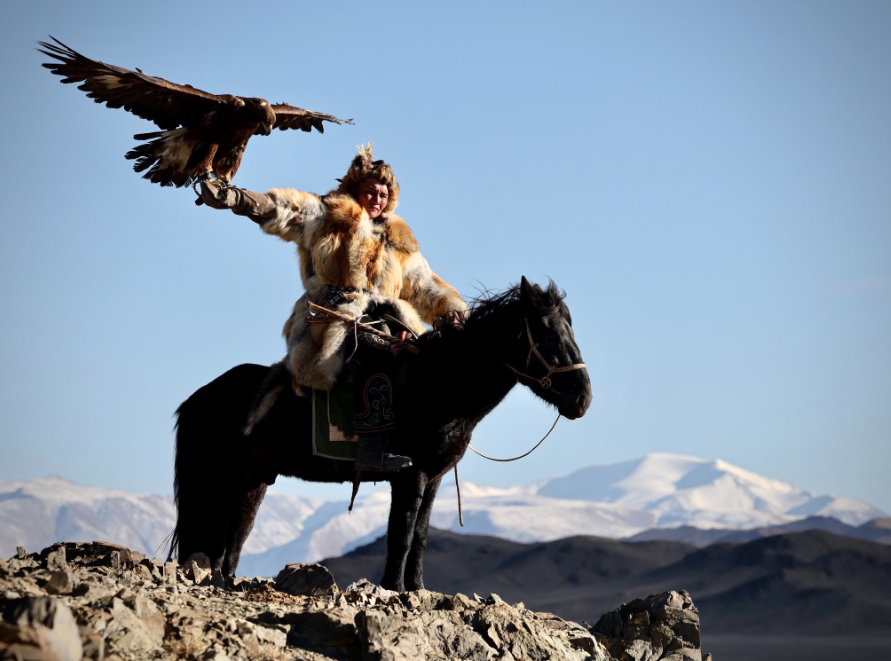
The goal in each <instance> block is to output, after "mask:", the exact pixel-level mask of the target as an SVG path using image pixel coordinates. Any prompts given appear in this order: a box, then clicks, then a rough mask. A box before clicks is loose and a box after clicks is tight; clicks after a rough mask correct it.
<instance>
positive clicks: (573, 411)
mask: <svg viewBox="0 0 891 661" xmlns="http://www.w3.org/2000/svg"><path fill="white" fill-rule="evenodd" d="M591 399H592V395H591V391H590V390H589V389H586V390H585V391H584V392H583V393H582V394H580V395H578V396H577V397H576V398H575V399H573V400H570V401H568V402H563V403H561V405H560V406H559V407H558V410H559V411H560V415H562V416H563V417H564V418H566V419H568V420H577V419H578V418H581V417H582V416H583V415H585V413H586V412H587V411H588V407H589V406H591Z"/></svg>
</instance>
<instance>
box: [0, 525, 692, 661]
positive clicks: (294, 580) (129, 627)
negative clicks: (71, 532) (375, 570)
mask: <svg viewBox="0 0 891 661" xmlns="http://www.w3.org/2000/svg"><path fill="white" fill-rule="evenodd" d="M50 564H52V566H53V567H55V569H50V568H49V565H50ZM48 592H55V593H57V595H58V596H54V597H47V596H45V595H46V594H47V593H48ZM0 595H2V599H0V609H2V612H3V619H2V621H0V659H6V658H7V657H10V658H17V657H16V656H15V655H16V654H18V658H21V659H28V660H30V661H38V660H42V661H68V659H80V658H81V657H83V658H85V659H88V660H90V661H141V660H142V659H147V658H153V659H180V658H182V659H192V660H193V661H199V660H200V661H205V660H206V661H253V660H254V659H275V660H277V661H279V660H280V661H296V660H297V659H300V660H301V661H334V660H336V661H341V660H350V661H352V660H353V659H356V660H358V659H362V660H363V661H408V660H412V661H414V660H415V659H424V660H428V659H429V660H432V659H442V660H451V659H465V660H467V661H544V660H545V659H561V660H566V661H616V660H617V659H619V660H621V661H629V660H632V659H634V660H635V661H638V660H640V659H648V660H651V659H663V660H664V661H669V660H670V661H691V660H692V659H699V649H698V640H699V638H698V632H699V629H698V617H697V616H696V610H695V608H694V607H693V605H692V602H690V601H689V595H686V593H666V595H658V596H655V597H649V598H647V599H645V600H638V601H636V602H632V603H631V604H628V605H626V606H623V607H622V608H621V609H619V610H618V611H615V612H614V613H610V614H608V615H607V616H604V618H601V621H600V622H598V626H601V628H602V629H603V630H604V631H603V632H601V633H599V634H598V635H594V633H592V631H589V628H586V627H583V626H582V625H579V624H576V623H574V622H569V621H566V620H563V619H562V618H560V617H558V616H556V615H553V614H550V613H534V612H532V611H529V610H527V609H526V608H525V607H524V606H523V605H522V604H518V605H516V606H510V605H509V604H507V603H505V602H504V600H502V599H501V598H500V597H499V596H498V595H495V594H493V595H490V596H489V597H486V598H483V597H480V596H479V595H473V597H472V598H471V597H467V596H466V595H462V594H457V595H454V596H451V595H447V594H441V593H438V592H431V591H428V590H418V591H416V592H406V593H401V594H400V593H396V592H392V591H390V590H385V589H383V588H381V587H380V586H378V585H375V584H373V583H371V582H369V581H367V580H362V581H358V582H356V583H354V584H352V585H350V586H348V587H347V588H346V590H345V591H343V592H340V591H338V590H337V586H336V584H335V583H334V579H333V577H332V576H331V575H330V573H328V571H327V570H326V569H325V568H324V567H322V566H320V565H288V566H287V567H286V568H285V569H284V570H283V571H282V572H281V573H280V574H279V576H278V578H277V579H276V581H275V582H273V581H272V580H270V579H237V580H232V581H228V582H226V584H225V585H224V582H223V580H222V576H221V575H220V574H219V572H215V573H211V571H210V562H209V560H208V559H207V558H206V556H193V557H192V558H189V560H188V561H186V563H184V565H183V566H182V567H180V566H179V565H178V564H177V563H176V562H169V563H163V562H161V561H159V560H155V559H151V560H149V559H147V558H145V557H143V556H141V555H138V554H135V553H132V552H130V551H129V550H128V549H126V548H124V547H120V546H117V545H114V544H108V543H107V542H93V543H77V544H59V545H53V546H52V547H49V548H47V549H44V550H43V551H42V552H41V553H40V554H30V555H29V554H25V553H22V554H21V555H20V556H17V557H15V558H13V559H11V560H10V561H9V562H6V563H3V564H0ZM40 600H43V601H40ZM37 604H42V605H41V606H38V605H37ZM7 613H10V615H9V617H7ZM50 613H52V614H50ZM75 622H76V623H77V624H75ZM78 624H79V625H80V626H79V627H78V626H77V625H78ZM40 627H43V628H42V629H41V628H40ZM38 632H43V633H42V634H41V633H38ZM41 636H42V637H41ZM610 636H611V638H610ZM60 641H61V642H60ZM604 643H606V644H609V645H612V646H613V647H611V649H613V648H615V650H618V651H619V652H620V653H621V654H620V655H619V656H616V655H613V656H610V653H609V651H608V650H607V648H606V647H605V646H604ZM78 645H79V647H78ZM657 647H658V655H656V656H653V654H654V653H655V650H656V648H657ZM619 648H621V649H619ZM60 650H61V651H60ZM622 655H624V656H622ZM648 655H649V656H648Z"/></svg>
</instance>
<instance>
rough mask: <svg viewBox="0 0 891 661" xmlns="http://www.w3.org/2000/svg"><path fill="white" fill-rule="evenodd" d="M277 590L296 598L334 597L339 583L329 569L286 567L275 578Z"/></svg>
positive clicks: (300, 565) (290, 565) (319, 567)
mask: <svg viewBox="0 0 891 661" xmlns="http://www.w3.org/2000/svg"><path fill="white" fill-rule="evenodd" d="M275 589H276V590H278V591H279V592H284V593H286V594H290V595H294V596H319V595H325V594H329V595H333V594H335V593H336V592H338V589H337V583H335V582H334V577H333V576H332V575H331V572H330V571H328V568H327V567H323V566H322V565H303V564H289V565H285V568H284V569H282V570H281V571H280V572H279V573H278V576H276V577H275Z"/></svg>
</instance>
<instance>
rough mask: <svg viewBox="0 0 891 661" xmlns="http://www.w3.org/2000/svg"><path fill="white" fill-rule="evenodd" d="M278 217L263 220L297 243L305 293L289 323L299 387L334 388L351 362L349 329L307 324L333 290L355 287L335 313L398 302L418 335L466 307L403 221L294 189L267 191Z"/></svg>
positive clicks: (337, 195) (337, 197) (340, 197)
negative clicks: (314, 306) (311, 307)
mask: <svg viewBox="0 0 891 661" xmlns="http://www.w3.org/2000/svg"><path fill="white" fill-rule="evenodd" d="M267 195H268V197H269V198H270V199H271V200H272V201H273V202H274V204H275V213H274V214H271V217H269V218H267V219H265V220H264V221H263V222H262V223H260V226H261V228H262V229H263V231H264V232H266V233H267V234H273V235H275V236H278V237H279V238H281V239H283V240H285V241H291V242H293V243H296V244H297V254H298V257H299V260H300V276H301V279H302V280H303V287H304V289H305V290H306V293H305V294H304V295H303V296H302V297H301V298H300V299H299V300H298V301H297V303H295V305H294V309H293V311H292V313H291V316H290V318H289V319H288V321H287V322H286V323H285V327H284V331H283V332H284V336H285V339H286V341H287V345H288V358H287V361H286V363H287V365H288V368H289V370H290V372H291V375H292V376H293V381H294V383H295V384H296V385H302V386H312V387H314V388H322V389H325V390H327V389H330V388H331V386H332V385H333V384H334V381H335V380H336V379H337V376H338V374H339V373H340V371H341V369H342V368H343V365H344V362H345V359H346V354H347V351H346V347H344V341H345V340H346V338H347V337H348V336H349V335H350V334H351V331H352V329H351V328H350V327H349V324H346V323H343V322H334V323H330V324H310V323H307V322H306V315H307V313H308V312H309V303H310V302H313V303H317V304H323V300H324V297H325V296H326V294H327V293H328V292H330V291H331V287H345V288H352V289H355V290H356V291H348V292H347V293H346V294H345V300H344V301H343V302H341V303H340V304H339V305H337V306H336V310H337V311H338V312H340V313H342V314H346V315H349V316H350V317H352V318H357V317H359V316H361V315H362V314H363V313H364V312H365V311H366V309H367V308H368V306H369V304H370V303H371V302H372V301H377V302H383V301H384V300H388V301H389V302H390V303H395V306H396V309H397V310H398V312H399V314H398V316H399V317H400V321H402V322H403V323H405V324H406V325H407V326H408V327H409V328H411V329H412V330H413V331H414V332H415V333H416V334H421V333H423V332H424V330H425V328H424V326H423V325H422V323H421V322H422V321H424V322H427V323H433V320H434V318H435V317H437V316H440V315H445V314H447V313H449V312H451V311H458V312H460V313H462V314H463V313H464V312H465V311H466V309H467V305H466V304H465V303H464V300H463V299H462V298H461V296H460V295H459V294H458V291H457V290H456V289H455V288H454V287H452V286H451V285H449V284H447V283H446V282H444V281H443V280H442V279H441V278H440V277H439V276H437V275H436V274H435V273H434V272H433V271H432V270H431V269H430V266H429V264H428V263H427V260H426V259H424V257H423V256H422V255H421V252H420V249H419V247H418V242H417V241H416V240H415V237H414V235H413V234H412V231H411V230H410V229H409V227H408V225H406V223H405V221H404V220H402V219H401V218H399V217H398V216H396V215H395V214H392V213H388V214H387V215H381V216H380V217H379V218H378V219H375V220H372V219H371V218H369V216H368V213H367V212H366V211H365V210H364V209H363V208H362V207H361V206H360V205H359V203H358V202H357V201H356V199H355V198H354V197H353V196H352V195H349V194H347V193H342V192H337V191H335V192H332V193H329V194H328V195H325V196H323V197H320V196H318V195H314V194H313V193H306V192H303V191H298V190H294V189H281V188H278V189H275V188H274V189H272V190H270V191H269V192H268V193H267Z"/></svg>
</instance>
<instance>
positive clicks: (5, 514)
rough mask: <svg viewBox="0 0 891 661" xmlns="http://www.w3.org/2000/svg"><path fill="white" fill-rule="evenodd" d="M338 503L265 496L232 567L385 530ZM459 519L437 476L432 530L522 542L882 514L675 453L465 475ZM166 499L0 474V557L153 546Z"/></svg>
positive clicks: (378, 508)
mask: <svg viewBox="0 0 891 661" xmlns="http://www.w3.org/2000/svg"><path fill="white" fill-rule="evenodd" d="M347 489H348V487H344V497H345V498H344V500H342V501H340V500H337V501H332V500H323V499H318V498H301V497H298V496H292V495H287V494H280V493H269V494H267V496H266V499H265V500H264V502H263V505H262V507H261V508H260V512H259V515H258V517H257V521H256V524H255V525H254V529H253V532H252V533H251V536H250V537H249V539H248V541H247V544H246V545H245V549H244V555H243V556H242V562H241V565H240V566H239V573H244V574H246V575H270V574H274V573H275V572H277V571H278V570H279V569H280V568H281V567H282V566H283V565H284V564H285V563H287V562H312V561H318V560H321V559H323V558H326V557H333V556H339V555H342V554H344V553H346V552H348V551H350V550H352V549H354V548H356V547H358V546H361V545H363V544H365V543H367V542H370V541H372V540H374V539H375V538H377V537H379V536H380V535H381V534H383V532H384V530H385V528H386V523H387V514H388V511H389V506H390V496H389V493H388V492H387V491H371V492H368V493H366V494H361V493H360V496H359V499H358V500H357V502H356V507H355V508H354V509H353V512H352V513H351V514H349V513H348V512H347V500H346V496H347ZM461 496H462V505H463V512H464V523H465V526H464V527H463V528H462V527H460V525H459V522H458V507H457V498H456V492H455V487H454V484H453V483H450V484H443V486H442V487H441V489H440V492H439V497H438V498H437V500H436V504H435V506H434V510H433V515H432V517H431V523H432V525H433V526H435V527H437V528H442V529H447V530H452V531H454V532H463V533H469V534H482V535H494V536H498V537H504V538H507V539H512V540H515V541H521V542H531V541H548V540H553V539H559V538H561V537H567V536H570V535H595V536H601V537H628V536H631V535H635V534H637V533H639V532H641V531H643V530H646V529H649V528H656V527H659V528H670V527H675V526H680V525H691V526H696V527H698V528H714V527H721V528H734V529H743V528H755V527H763V526H767V525H780V524H784V523H789V522H791V521H795V520H799V519H803V518H805V517H808V516H816V515H819V516H832V517H835V518H837V519H839V520H841V521H843V522H845V523H848V524H850V525H854V526H856V525H859V524H861V523H864V522H865V521H868V520H870V519H873V518H876V517H882V516H887V515H886V514H885V513H884V512H882V511H881V510H879V509H876V508H875V507H872V506H871V505H869V504H867V503H864V502H862V501H857V500H852V499H849V498H838V497H835V496H820V495H817V494H814V493H811V492H809V491H806V490H804V489H801V488H799V487H795V486H792V485H790V484H787V483H785V482H781V481H779V480H774V479H769V478H765V477H762V476H760V475H756V474H755V473H751V472H749V471H746V470H743V469H741V468H737V467H736V466H732V465H730V464H728V463H726V462H724V461H721V460H715V461H709V460H705V459H698V458H696V457H686V456H681V455H672V454H649V455H647V456H645V457H643V458H642V459H636V460H634V461H627V462H622V463H619V464H612V465H605V466H589V467H587V468H582V469H580V470H578V471H575V472H574V473H571V474H569V475H567V476H564V477H556V478H551V479H545V480H540V481H538V482H535V483H533V484H529V485H523V486H518V487H512V488H508V489H500V488H496V487H488V486H482V485H475V484H472V483H469V482H462V484H461ZM173 522H174V510H173V503H172V498H171V497H170V496H146V495H136V494H130V493H127V492H124V491H116V490H112V489H100V488H95V487H87V486H81V485H77V484H74V483H72V482H69V481H68V480H65V479H63V478H59V477H47V478H40V479H34V480H24V481H14V482H0V557H9V556H10V555H12V554H13V553H14V552H15V547H16V546H24V547H26V548H27V549H29V550H39V549H41V548H43V547H45V546H48V545H49V544H51V543H52V542H54V541H62V540H64V541H81V540H83V541H90V540H94V539H104V540H107V541H113V542H116V543H120V544H124V545H125V546H129V547H130V548H133V549H136V550H139V551H142V552H143V553H148V554H154V553H155V551H156V549H158V548H159V547H161V546H162V544H163V542H164V540H165V538H166V536H167V535H168V534H169V533H170V531H171V530H172V528H173Z"/></svg>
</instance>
